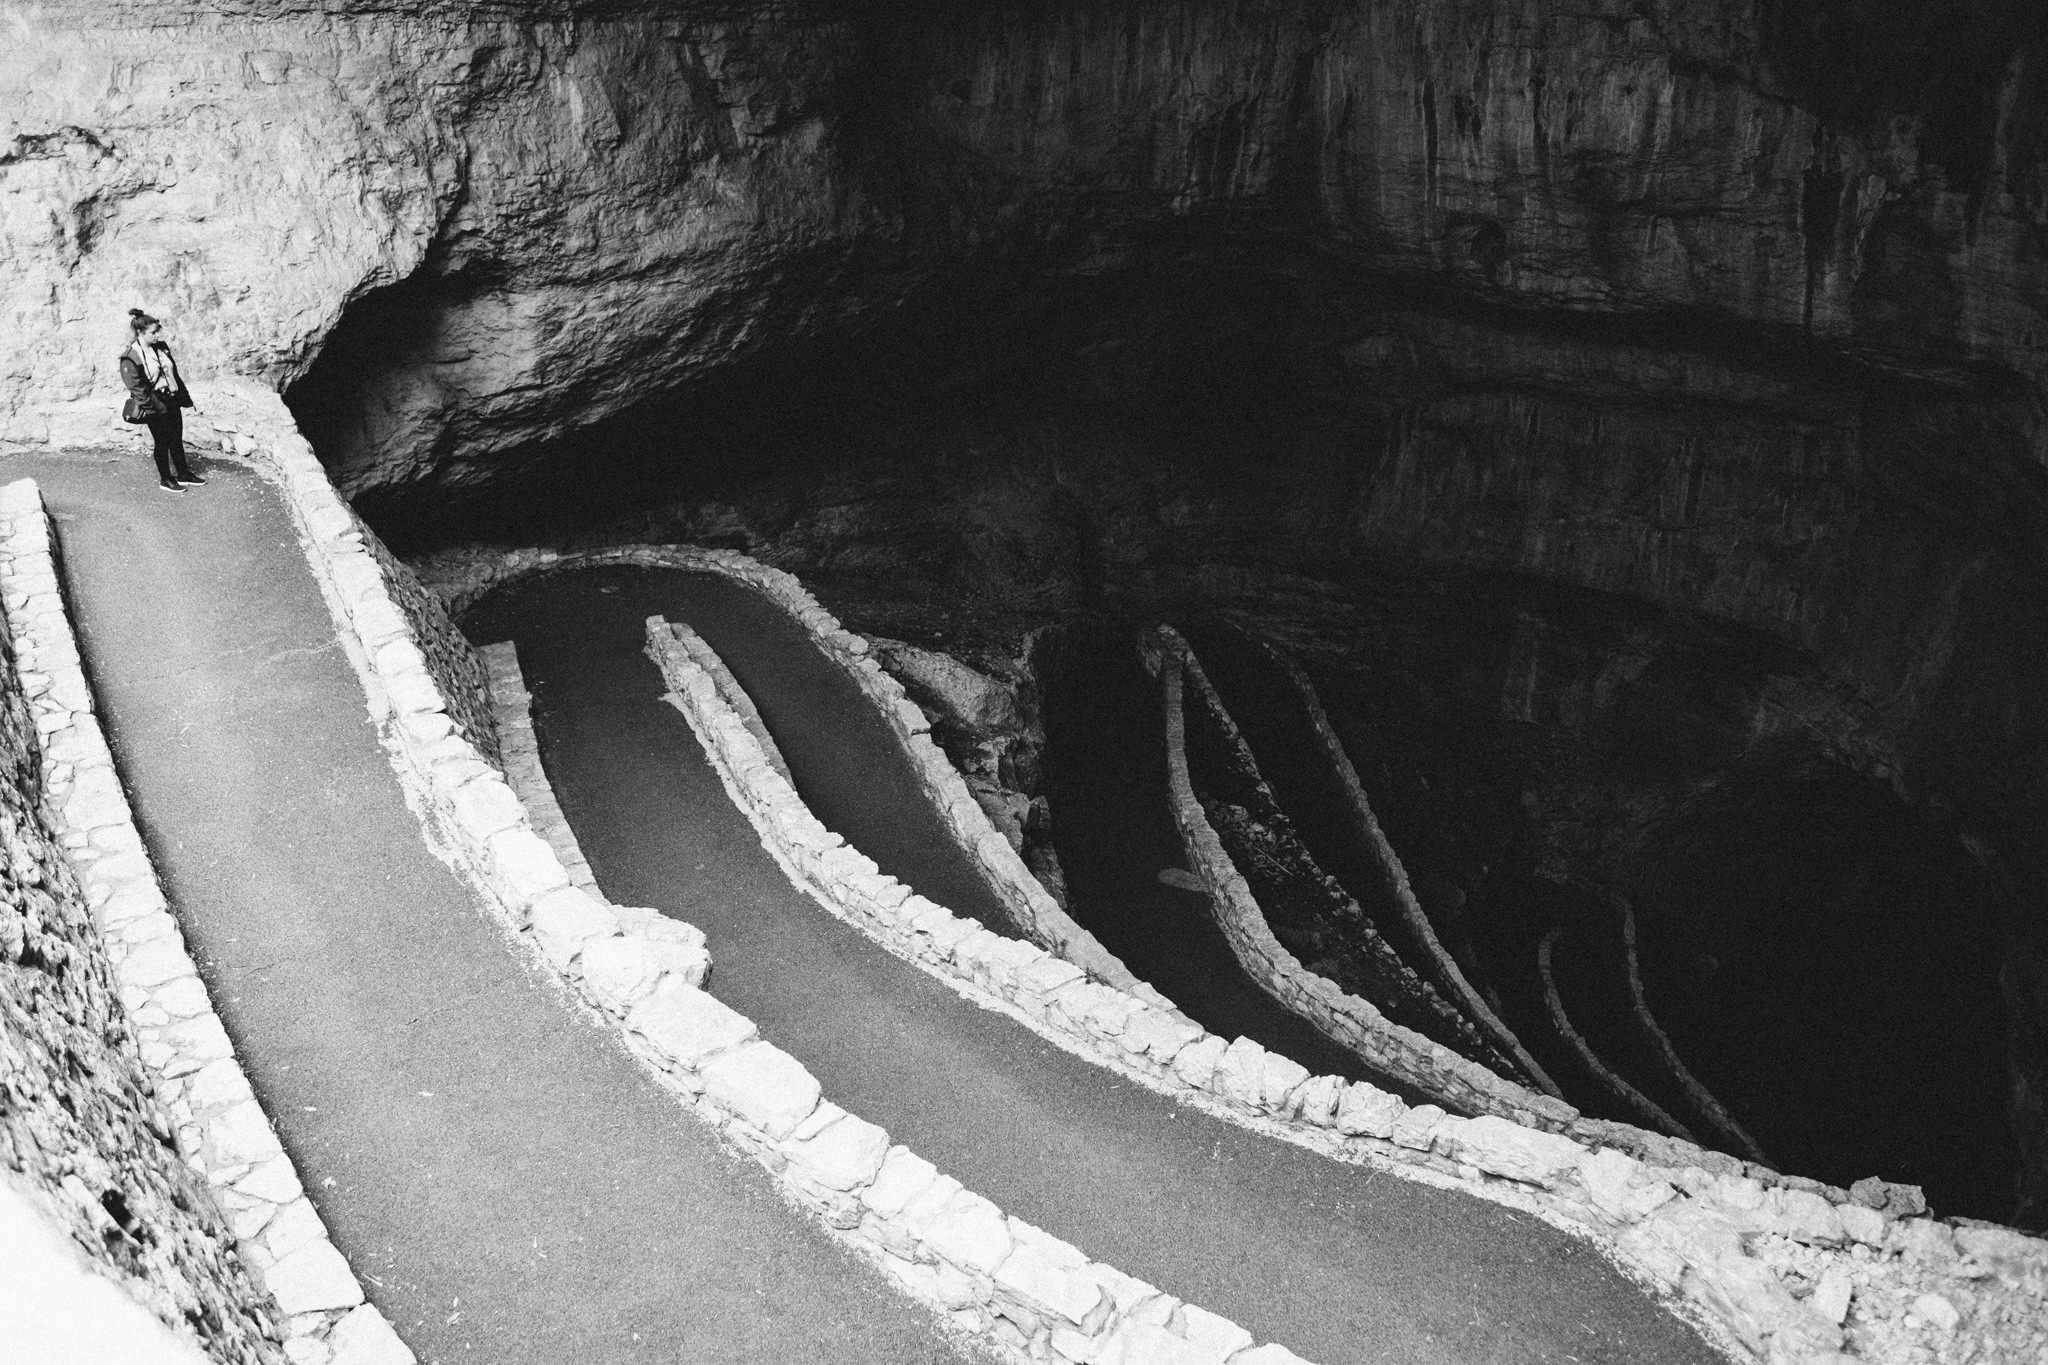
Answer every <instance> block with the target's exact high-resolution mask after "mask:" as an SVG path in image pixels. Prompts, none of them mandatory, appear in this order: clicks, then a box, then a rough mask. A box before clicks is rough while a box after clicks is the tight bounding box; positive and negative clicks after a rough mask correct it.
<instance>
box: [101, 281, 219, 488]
mask: <svg viewBox="0 0 2048 1365" xmlns="http://www.w3.org/2000/svg"><path fill="white" fill-rule="evenodd" d="M128 327H129V330H130V331H132V332H133V333H134V334H135V336H134V340H133V341H131V342H130V343H129V346H128V349H127V350H125V351H123V352H121V382H122V383H123V384H126V385H127V386H128V393H129V396H130V401H131V402H132V403H133V404H134V406H135V411H136V412H137V413H138V414H139V415H140V416H141V417H142V420H143V421H145V422H147V423H148V424H149V434H150V435H151V436H152V437H154V438H155V439H156V452H155V453H156V477H157V485H158V487H160V488H162V489H163V490H164V491H165V492H167V493H182V492H184V491H185V485H186V484H188V483H205V482H206V480H205V479H202V478H200V477H199V476H198V475H197V474H194V473H193V472H192V466H190V465H189V464H187V463H185V413H184V411H183V410H184V409H186V408H189V407H191V406H192V394H191V392H190V390H188V389H186V387H185V379H184V376H183V375H181V374H179V373H178V362H177V361H176V360H174V359H172V358H171V348H170V347H169V346H166V345H165V344H164V339H163V337H164V325H163V323H161V322H159V321H157V320H156V319H155V318H153V317H151V316H150V315H149V314H147V313H145V312H143V311H142V310H141V309H140V308H130V309H129V310H128ZM174 468H175V470H176V471H177V472H176V474H175V476H174V475H173V473H172V470H173V469H174Z"/></svg>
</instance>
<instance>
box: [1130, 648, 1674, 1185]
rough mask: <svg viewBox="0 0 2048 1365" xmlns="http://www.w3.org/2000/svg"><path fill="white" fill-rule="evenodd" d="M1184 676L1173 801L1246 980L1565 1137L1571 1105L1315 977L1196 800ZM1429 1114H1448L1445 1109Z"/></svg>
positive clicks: (1472, 1099)
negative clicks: (1282, 936)
mask: <svg viewBox="0 0 2048 1365" xmlns="http://www.w3.org/2000/svg"><path fill="white" fill-rule="evenodd" d="M1184 671H1185V666H1184V663H1183V661H1182V660H1181V659H1180V658H1179V657H1177V656H1175V655H1172V654H1169V656H1168V657H1167V658H1166V660H1165V661H1164V663H1163V665H1162V667H1161V670H1160V674H1159V683H1160V690H1161V692H1162V693H1163V694H1164V700H1165V728H1166V784H1167V799H1168V802H1169V804H1170V806H1171V807H1172V813H1173V823H1174V827H1175V828H1176V829H1178V830H1179V831H1180V840H1181V848H1182V849H1183V850H1184V851H1185V852H1186V854H1187V857H1188V863H1189V866H1190V867H1192V868H1193V869H1194V872H1195V875H1196V876H1198V877H1200V878H1201V879H1202V883H1203V885H1204V886H1206V887H1207V888H1208V892H1209V904H1210V905H1211V907H1213V914H1212V919H1213V921H1214V923H1215V925H1216V927H1217V928H1218V929H1219V930H1221V931H1222V933H1223V938H1224V941H1225V942H1227V943H1228V944H1229V945H1230V952H1231V956H1233V957H1235V958H1236V959H1237V963H1238V966H1239V967H1241V968H1243V969H1244V974H1245V975H1246V976H1248V977H1250V978H1251V980H1252V983H1253V984H1254V985H1256V986H1257V987H1258V988H1259V989H1260V990H1262V991H1264V992H1265V993H1266V994H1267V995H1268V996H1270V997H1272V998H1273V999H1274V1000H1275V1001H1277V1002H1278V1003H1279V1004H1280V1006H1281V1007H1282V1008H1284V1009H1286V1010H1287V1011H1288V1012H1289V1013H1291V1014H1294V1015H1296V1016H1297V1017H1299V1018H1301V1019H1303V1020H1305V1021H1307V1022H1308V1023H1309V1024H1311V1025H1313V1026H1314V1027H1315V1030H1316V1031H1317V1032H1318V1033H1320V1034H1322V1035H1323V1036H1324V1037H1326V1038H1328V1039H1330V1040H1331V1041H1332V1042H1334V1043H1336V1044H1337V1045H1338V1046H1339V1047H1341V1048H1343V1049H1344V1050H1345V1051H1347V1052H1349V1053H1351V1054H1352V1055H1353V1056H1355V1057H1358V1058H1360V1059H1361V1060H1363V1061H1365V1062H1366V1063H1368V1064H1369V1065H1371V1066H1373V1067H1376V1068H1378V1069H1379V1070H1381V1071H1383V1072H1385V1073H1386V1074H1387V1075H1388V1076H1389V1077H1390V1078H1393V1079H1397V1080H1400V1081H1403V1082H1406V1083H1408V1084H1412V1085H1414V1086H1416V1087H1417V1088H1418V1089H1424V1090H1428V1091H1431V1092H1433V1093H1435V1094H1437V1095H1440V1096H1442V1097H1444V1098H1445V1099H1446V1101H1447V1102H1449V1103H1453V1104H1459V1105H1463V1106H1464V1107H1466V1108H1469V1109H1471V1110H1473V1111H1474V1112H1476V1113H1481V1114H1498V1115H1499V1116H1500V1117H1502V1118H1505V1119H1507V1120H1509V1121H1510V1122H1513V1123H1518V1124H1520V1125H1522V1126H1523V1127H1528V1128H1540V1129H1542V1130H1543V1131H1545V1132H1553V1133H1554V1132H1560V1131H1563V1130H1564V1129H1565V1127H1566V1126H1567V1125H1568V1124H1569V1123H1570V1122H1571V1120H1572V1118H1574V1117H1576V1111H1574V1110H1572V1109H1571V1108H1570V1106H1568V1105H1566V1104H1565V1103H1564V1102H1563V1101H1561V1100H1556V1099H1552V1098H1550V1097H1549V1096H1545V1095H1539V1094H1537V1093H1536V1092H1535V1091H1533V1090H1529V1089H1527V1088H1526V1087H1524V1086H1520V1085H1517V1084H1516V1083H1515V1082H1513V1081H1511V1080H1509V1079H1507V1078H1506V1077H1504V1076H1501V1075H1499V1074H1498V1073H1496V1072H1494V1071H1492V1070H1490V1069H1489V1068H1487V1067H1484V1066H1481V1065H1480V1064H1479V1063H1478V1062H1475V1061H1473V1060H1471V1059H1470V1058H1468V1057H1465V1056H1462V1055H1460V1054H1459V1053H1457V1052H1454V1051H1452V1050H1451V1049H1450V1048H1448V1047H1445V1046H1444V1045H1443V1044H1441V1043H1439V1042H1437V1041H1436V1040H1434V1039H1432V1038H1429V1037H1426V1036H1424V1035H1423V1034H1420V1033H1417V1032H1416V1031H1415V1030H1413V1029H1411V1028H1407V1027H1404V1026H1403V1025H1400V1024H1397V1023H1395V1022H1394V1021H1393V1020H1391V1019H1389V1018H1387V1017H1386V1015H1384V1014H1382V1013H1381V1012H1380V1010H1379V1009H1378V1007H1376V1006H1375V1005H1374V1004H1373V1003H1372V1002H1371V1001H1369V1000H1365V999H1363V998H1361V997H1359V996H1356V995H1352V994H1351V993H1349V992H1348V991H1346V990H1344V989H1343V988H1342V987H1340V986H1338V985H1337V984H1336V983H1335V982H1333V981H1331V980H1330V979H1329V978H1328V977H1326V976H1323V975H1321V974H1320V973H1317V972H1312V971H1310V970H1309V969H1308V968H1307V967H1306V966H1304V965H1303V964H1302V962H1301V960H1300V959H1299V958H1297V957H1296V956H1295V955H1294V954H1293V953H1291V952H1289V951H1288V950H1287V948H1286V946H1285V945H1284V944H1282V943H1281V942H1280V940H1279V939H1278V938H1277V937H1275V936H1274V934H1273V930H1272V927H1271V926H1270V925H1269V924H1268V923H1267V921H1266V915H1265V911H1264V909H1263V908H1262V907H1261V906H1260V905H1259V902H1258V899H1257V897H1255V896H1254V895H1253V894H1252V889H1251V886H1250V884H1249V883H1247V882H1246V881H1245V879H1244V874H1243V873H1241V872H1239V871H1238V868H1237V864H1236V862H1235V861H1234V860H1233V859H1232V858H1231V856H1230V854H1229V853H1228V852H1227V851H1226V850H1225V849H1224V847H1223V841H1222V838H1221V837H1220V836H1219V835H1218V834H1217V833H1216V829H1215V827H1214V826H1213V825H1211V824H1210V822H1209V818H1208V815H1207V814H1206V813H1205V812H1204V811H1203V809H1202V803H1201V800H1200V798H1198V797H1197V796H1196V795H1195V791H1194V784H1193V781H1192V779H1191V777H1190V775H1189V771H1188V757H1187V724H1186V711H1185V709H1184V707H1183V701H1182V695H1181V693H1182V683H1183V679H1184ZM1427 1107H1430V1108H1436V1109H1437V1112H1439V1113H1442V1112H1443V1110H1442V1109H1441V1108H1440V1107H1438V1106H1427ZM1631 1155H1637V1154H1636V1153H1631Z"/></svg>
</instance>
